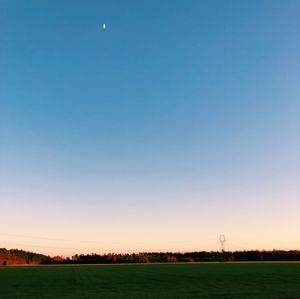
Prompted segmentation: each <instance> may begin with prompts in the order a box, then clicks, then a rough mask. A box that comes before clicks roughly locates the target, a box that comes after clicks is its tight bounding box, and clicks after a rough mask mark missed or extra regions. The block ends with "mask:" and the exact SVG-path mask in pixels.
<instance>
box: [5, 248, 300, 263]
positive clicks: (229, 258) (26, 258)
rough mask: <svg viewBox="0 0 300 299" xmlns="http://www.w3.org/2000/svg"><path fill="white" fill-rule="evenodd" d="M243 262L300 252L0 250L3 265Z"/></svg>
mask: <svg viewBox="0 0 300 299" xmlns="http://www.w3.org/2000/svg"><path fill="white" fill-rule="evenodd" d="M235 261H236V262H242V261H300V250H288V251H285V250H272V251H265V250H263V251H259V250H247V251H223V252H219V251H194V252H185V253H174V252H142V253H125V254H119V253H108V254H96V253H92V254H79V255H78V254H75V255H74V256H72V257H66V258H64V257H61V256H55V257H52V258H51V257H50V256H46V255H43V254H38V253H34V252H29V251H24V250H19V249H10V250H7V249H5V248H0V265H21V264H23V265H24V264H26V265H29V264H114V263H119V264H122V263H182V262H183V263H188V262H235Z"/></svg>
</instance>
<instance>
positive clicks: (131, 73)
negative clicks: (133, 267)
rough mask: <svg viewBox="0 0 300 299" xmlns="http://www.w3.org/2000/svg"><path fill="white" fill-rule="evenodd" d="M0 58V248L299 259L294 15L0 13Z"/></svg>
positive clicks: (131, 7) (107, 4)
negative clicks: (251, 252) (286, 253)
mask: <svg viewBox="0 0 300 299" xmlns="http://www.w3.org/2000/svg"><path fill="white" fill-rule="evenodd" d="M103 24H106V28H105V29H103ZM0 44H1V46H0V69H1V71H0V206H1V207H0V212H1V217H0V247H6V248H23V249H26V250H32V251H37V252H41V253H45V254H50V255H65V256H69V255H73V254H75V253H91V252H97V253H104V252H139V251H148V250H151V251H158V250H159V251H166V250H171V251H189V250H219V249H220V244H218V236H219V235H220V234H225V236H226V239H227V241H226V244H225V248H226V249H227V250H244V249H274V248H275V249H300V231H299V227H300V217H299V210H300V184H299V181H300V155H299V153H300V138H299V137H300V117H299V115H300V97H299V94H300V82H299V81H300V80H299V78H300V55H299V53H300V2H299V1H296V0H295V1H292V0H286V1H277V0H273V1H267V0H263V1H261V0H259V1H250V0H249V1H238V0H235V1H232V0H229V1H227V0H226V1H225V0H213V1H198V0H197V1H196V0H195V1H192V0H189V1H179V0H172V1H171V0H170V1H167V0H163V1H161V0H160V1H158V0H155V1H154V0H151V1H145V0H142V1H140V0H139V1H128V0H126V1H111V0H110V1H92V0H89V1H83V0H82V1H79V0H78V1H71V0H63V1H57V0H56V1H53V0H52V1H47V0H42V1H38V0H35V1H32V0H27V1H22V0H18V1H17V0H11V1H8V0H0Z"/></svg>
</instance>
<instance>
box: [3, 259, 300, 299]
mask: <svg viewBox="0 0 300 299" xmlns="http://www.w3.org/2000/svg"><path fill="white" fill-rule="evenodd" d="M0 298H1V299H7V298H11V299H18V298H22V299H23V298H26V299H29V298H36V299H40V298H49V299H50V298H51V299H52V298H70V299H71V298H72V299H73V298H78V299H79V298H80V299H88V298H139V299H142V298H264V299H265V298H289V299H292V298H295V299H296V298H297V299H299V298H300V263H211V264H207V263H199V264H197V263H195V264H146V265H145V264H136V265H84V266H37V267H1V268H0Z"/></svg>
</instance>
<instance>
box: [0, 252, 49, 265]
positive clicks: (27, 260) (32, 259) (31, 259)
mask: <svg viewBox="0 0 300 299" xmlns="http://www.w3.org/2000/svg"><path fill="white" fill-rule="evenodd" d="M50 262H51V257H50V256H46V255H43V254H39V253H34V252H30V251H24V250H19V249H10V250H8V249H5V248H0V265H3V266H5V265H32V264H37V265H38V264H46V263H50Z"/></svg>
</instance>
